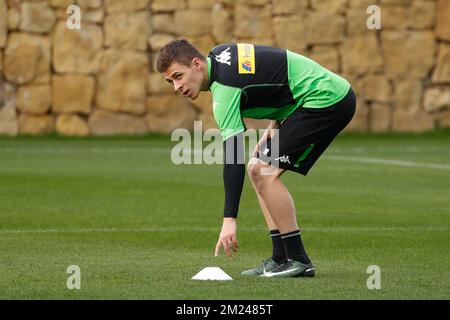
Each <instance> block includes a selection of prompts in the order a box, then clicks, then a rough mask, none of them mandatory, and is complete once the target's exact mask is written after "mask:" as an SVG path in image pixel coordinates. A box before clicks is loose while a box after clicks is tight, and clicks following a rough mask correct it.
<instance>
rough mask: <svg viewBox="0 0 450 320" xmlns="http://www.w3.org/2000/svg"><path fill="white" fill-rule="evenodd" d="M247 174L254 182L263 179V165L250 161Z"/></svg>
mask: <svg viewBox="0 0 450 320" xmlns="http://www.w3.org/2000/svg"><path fill="white" fill-rule="evenodd" d="M247 173H248V176H249V177H250V179H251V180H252V181H253V182H256V181H257V180H259V179H260V177H261V174H260V173H261V165H260V164H259V163H257V162H254V161H250V162H249V163H248V165H247Z"/></svg>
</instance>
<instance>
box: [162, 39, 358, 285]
mask: <svg viewBox="0 0 450 320" xmlns="http://www.w3.org/2000/svg"><path fill="white" fill-rule="evenodd" d="M157 69H158V72H160V73H163V74H164V78H165V80H166V81H167V82H169V83H170V84H171V85H172V86H173V88H174V89H175V91H177V92H179V93H181V94H182V95H184V96H186V97H189V98H190V99H193V100H194V99H196V98H197V97H198V95H199V93H200V91H208V90H209V91H211V92H212V96H213V113H214V118H215V120H216V122H217V125H218V128H219V129H220V131H221V135H222V137H223V140H224V153H225V158H226V161H225V165H224V171H223V179H224V187H225V209H224V220H223V225H222V230H221V233H220V236H219V240H218V242H217V245H216V248H215V254H216V256H217V255H218V254H219V251H220V249H221V247H223V249H224V250H225V252H226V254H227V255H228V256H230V257H231V256H232V251H237V249H238V241H237V237H236V229H237V224H236V217H237V214H238V209H239V201H240V197H241V192H242V187H243V183H244V176H245V165H244V164H243V143H242V139H243V138H242V137H243V132H244V131H245V125H244V122H243V121H242V118H255V119H270V120H272V121H271V122H270V125H269V127H268V128H267V130H266V132H265V134H264V135H263V137H262V138H261V140H260V141H259V142H258V144H257V146H256V148H255V151H254V153H253V159H251V160H250V162H249V165H248V174H249V176H250V179H251V182H252V185H253V188H254V189H255V191H256V194H257V196H258V200H259V203H260V206H261V209H262V212H263V214H264V218H265V220H266V223H267V226H268V228H269V233H270V236H271V239H272V256H271V257H270V258H269V259H267V260H265V261H263V263H262V264H261V265H259V266H257V267H255V268H253V269H250V270H247V271H244V272H243V274H244V275H254V276H263V277H313V276H314V275H315V268H314V266H313V264H312V262H311V261H310V259H309V257H308V255H307V253H306V251H305V249H304V247H303V243H302V240H301V236H300V231H299V227H298V225H297V220H296V213H295V207H294V202H293V200H292V197H291V195H290V194H289V191H288V190H287V189H286V187H285V186H284V184H283V183H282V181H281V180H280V177H281V175H282V174H283V173H284V172H286V170H289V171H293V172H298V173H300V174H303V175H305V176H306V175H307V173H308V171H309V169H310V168H311V167H312V166H313V165H314V163H315V162H316V160H317V159H318V158H319V157H320V155H321V154H322V153H323V152H324V151H325V149H326V148H327V147H328V145H329V144H330V143H331V142H332V140H333V139H334V138H335V136H336V135H337V134H338V133H339V132H341V131H342V130H343V129H344V128H345V127H346V125H347V124H348V123H349V122H350V121H351V119H352V117H353V114H354V112H355V104H356V102H355V95H354V93H353V90H352V89H351V87H350V84H349V83H348V82H347V81H346V80H345V79H343V78H341V77H340V76H338V75H336V74H334V73H332V72H331V71H328V70H326V69H325V68H323V67H321V66H320V65H319V64H317V63H315V62H314V61H312V60H310V59H308V58H306V57H304V56H302V55H299V54H296V53H293V52H291V51H289V50H282V49H278V48H273V47H268V46H258V45H252V44H222V45H219V46H217V47H215V48H214V49H212V51H211V52H210V53H209V55H208V57H204V56H203V55H202V54H201V53H200V52H198V50H197V49H196V48H195V47H193V46H192V45H191V44H190V43H189V42H187V41H186V40H175V41H172V42H170V43H168V44H167V45H166V46H164V47H163V48H162V49H161V50H160V52H159V55H158V61H157ZM275 142H278V143H275ZM272 151H273V153H274V155H272ZM277 151H278V152H277ZM275 153H278V154H277V155H275Z"/></svg>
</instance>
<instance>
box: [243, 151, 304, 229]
mask: <svg viewBox="0 0 450 320" xmlns="http://www.w3.org/2000/svg"><path fill="white" fill-rule="evenodd" d="M268 170H273V172H271V174H267V172H268ZM248 172H249V176H250V179H251V181H252V184H253V187H254V188H255V190H256V193H257V194H258V198H259V199H260V205H261V209H263V213H264V216H265V217H266V216H267V217H268V218H266V222H267V224H268V225H269V228H270V227H271V225H272V226H274V227H278V230H280V232H281V233H282V234H285V233H289V232H293V231H295V230H298V225H297V217H296V214H295V205H294V201H293V199H292V197H291V194H290V193H289V191H288V190H287V188H286V187H285V186H284V184H283V182H282V181H281V179H280V177H281V175H282V174H283V173H284V172H285V170H283V169H277V168H273V167H271V166H270V165H269V164H267V163H265V162H263V161H261V160H258V159H252V161H250V163H249V165H248ZM264 208H265V209H264Z"/></svg>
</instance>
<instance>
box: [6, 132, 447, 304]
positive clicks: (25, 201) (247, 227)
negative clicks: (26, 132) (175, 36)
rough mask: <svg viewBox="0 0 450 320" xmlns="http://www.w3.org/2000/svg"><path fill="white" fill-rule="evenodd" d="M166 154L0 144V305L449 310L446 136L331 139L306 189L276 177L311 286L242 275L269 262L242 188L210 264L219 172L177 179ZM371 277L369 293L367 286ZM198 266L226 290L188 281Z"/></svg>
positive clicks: (43, 141) (145, 147)
mask: <svg viewBox="0 0 450 320" xmlns="http://www.w3.org/2000/svg"><path fill="white" fill-rule="evenodd" d="M173 145H174V143H172V142H170V140H169V138H164V137H141V138H108V139H94V138H90V139H66V138H58V137H45V138H27V137H23V138H17V139H10V138H0V299H449V298H450V133H448V132H440V133H431V134H426V135H395V136H390V135H382V136H372V135H343V136H341V137H339V138H338V139H337V140H336V141H335V142H334V144H333V145H332V147H331V148H330V149H329V150H328V151H327V152H326V154H325V155H324V156H323V158H321V159H320V160H319V162H318V163H317V164H316V166H315V167H314V168H313V169H312V171H311V172H310V175H309V176H308V177H306V178H305V177H303V176H300V175H297V174H292V173H288V174H286V175H285V176H284V177H283V181H284V182H285V183H286V185H287V186H288V188H289V190H290V191H291V193H292V196H293V198H294V200H295V202H296V206H297V211H298V213H297V215H298V218H299V224H300V226H301V229H302V232H303V240H304V243H305V245H306V248H307V250H308V253H309V255H310V256H311V258H312V260H313V261H314V263H315V265H316V268H317V272H316V277H315V278H314V279H278V280H276V279H260V278H244V277H241V276H240V272H241V271H242V270H244V269H246V268H248V267H252V266H254V265H255V264H257V263H259V262H260V261H261V260H263V259H264V258H266V257H267V256H269V254H270V252H269V251H270V239H269V237H268V236H267V233H266V231H265V227H264V223H263V218H262V214H261V212H260V209H259V207H258V202H257V199H256V196H255V194H254V192H253V190H252V189H251V186H250V184H249V181H248V178H247V179H246V184H245V187H244V192H243V197H242V201H241V212H240V216H239V220H238V238H239V242H240V246H241V250H240V252H239V253H238V254H236V255H235V259H233V260H229V259H228V258H226V256H225V255H224V254H223V253H222V254H221V256H219V257H217V258H215V257H214V254H213V253H214V246H215V243H216V241H217V237H218V235H219V231H220V227H221V219H222V218H221V215H222V207H223V187H222V166H221V165H214V166H209V165H190V166H186V165H185V166H175V165H173V164H172V163H171V160H170V150H171V147H172V146H173ZM69 265H78V266H79V267H80V268H81V290H69V289H67V287H66V280H67V278H68V277H69V274H67V273H66V270H67V267H68V266H69ZM370 265H378V266H379V267H380V268H381V290H369V289H368V288H367V287H366V281H367V278H368V277H369V276H370V275H369V274H367V273H366V269H367V267H368V266H370ZM206 266H218V267H221V268H222V269H223V270H225V271H226V272H227V273H228V274H230V275H231V276H232V277H233V278H234V280H233V281H225V282H204V281H193V280H190V278H191V277H192V276H194V275H195V274H196V273H197V272H198V271H200V270H201V269H202V268H204V267H206Z"/></svg>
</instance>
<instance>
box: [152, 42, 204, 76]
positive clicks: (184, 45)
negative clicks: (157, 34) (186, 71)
mask: <svg viewBox="0 0 450 320" xmlns="http://www.w3.org/2000/svg"><path fill="white" fill-rule="evenodd" d="M194 58H200V59H202V60H203V61H206V58H205V56H203V55H202V54H201V53H200V52H199V51H198V50H197V49H196V48H195V47H194V46H193V45H192V44H190V43H189V41H187V40H185V39H181V40H174V41H171V42H169V43H168V44H166V45H165V46H164V47H162V48H161V50H159V54H158V60H157V61H156V69H157V70H158V72H160V73H162V72H165V71H167V69H169V67H170V66H171V65H172V64H173V63H175V62H176V63H179V64H181V65H185V66H190V65H191V62H192V59H194Z"/></svg>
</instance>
